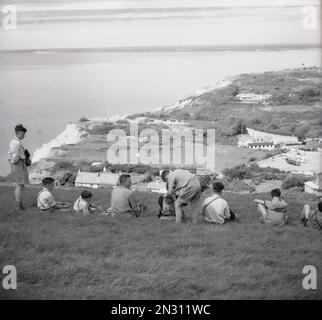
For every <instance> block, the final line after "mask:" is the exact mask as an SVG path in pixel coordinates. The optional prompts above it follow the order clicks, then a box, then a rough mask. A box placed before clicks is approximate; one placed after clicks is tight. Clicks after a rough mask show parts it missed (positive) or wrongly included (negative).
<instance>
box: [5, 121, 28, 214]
mask: <svg viewBox="0 0 322 320" xmlns="http://www.w3.org/2000/svg"><path fill="white" fill-rule="evenodd" d="M26 132H27V129H26V128H25V127H24V126H23V125H22V124H19V125H17V126H16V127H15V137H14V138H13V139H12V140H11V142H10V145H9V151H8V161H9V163H10V168H11V174H12V178H13V179H14V181H15V183H16V188H15V200H16V209H17V210H24V206H23V194H24V190H25V185H26V184H28V183H29V176H28V169H27V166H29V165H30V164H31V161H30V159H29V158H30V154H29V152H28V150H26V149H25V148H24V147H23V145H22V140H23V139H24V138H25V135H26Z"/></svg>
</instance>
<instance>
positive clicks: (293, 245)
mask: <svg viewBox="0 0 322 320" xmlns="http://www.w3.org/2000/svg"><path fill="white" fill-rule="evenodd" d="M0 190H1V192H0V206H1V209H0V212H1V213H0V229H1V231H0V245H1V249H0V250H1V251H0V252H1V254H0V267H1V268H2V267H3V266H4V265H6V264H13V265H15V266H16V267H17V273H18V288H17V290H11V291H5V290H3V289H0V297H2V298H9V299H13V298H19V299H20V298H28V299H35V298H39V299H94V298H97V299H283V298H285V299H321V297H322V290H321V285H322V283H321V276H320V274H319V272H321V266H322V263H321V262H322V258H321V232H320V231H318V230H315V229H309V228H304V227H302V226H301V225H300V224H299V222H298V221H297V220H298V216H299V213H300V209H301V207H302V205H303V203H300V202H294V203H293V204H292V205H291V206H290V210H289V213H290V217H291V219H292V222H291V224H290V225H288V226H285V227H282V228H281V227H280V228H278V227H271V226H265V225H262V224H260V223H259V221H258V217H257V213H256V207H255V205H254V204H253V201H252V200H253V198H254V196H253V195H238V194H230V193H226V194H225V195H224V197H225V198H226V199H228V200H229V202H230V204H231V207H232V208H233V209H235V210H237V211H238V212H240V216H241V222H240V223H232V224H227V225H224V226H217V225H216V226H213V225H206V224H202V223H200V224H197V225H192V224H190V223H185V224H183V225H176V224H175V223H174V222H170V221H159V220H158V219H157V205H156V199H157V195H156V194H149V193H146V194H143V193H142V194H139V195H138V196H139V197H140V198H141V199H143V200H144V201H145V202H146V203H147V205H148V209H147V213H146V214H145V216H143V217H140V218H130V217H124V216H122V217H115V218H109V217H104V216H97V215H91V216H76V215H75V214H73V213H55V214H46V213H40V212H38V211H37V209H36V204H35V199H36V196H37V191H38V189H37V188H28V189H27V190H26V191H27V198H28V199H29V200H28V201H27V203H26V205H27V206H28V208H29V209H28V210H27V211H25V212H24V213H21V214H17V213H15V211H14V209H13V206H14V203H13V189H12V188H9V187H1V188H0ZM78 195H79V190H77V189H68V190H67V189H60V190H56V191H55V196H56V197H57V199H59V200H65V201H67V200H68V201H73V200H75V199H76V198H77V197H78ZM258 196H259V195H257V197H258ZM260 196H262V197H265V198H268V195H267V194H265V195H260ZM94 197H95V199H96V200H97V201H96V202H97V203H99V204H101V205H104V206H105V207H106V206H107V205H109V201H110V192H108V191H106V190H105V191H103V190H99V191H94ZM308 264H311V265H315V266H316V267H317V269H318V290H309V291H306V290H304V289H303V288H302V279H303V276H304V275H303V274H302V269H303V267H304V266H305V265H308Z"/></svg>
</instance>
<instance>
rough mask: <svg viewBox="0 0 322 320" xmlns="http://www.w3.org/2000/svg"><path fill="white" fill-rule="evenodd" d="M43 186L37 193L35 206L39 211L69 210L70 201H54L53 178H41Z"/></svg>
mask: <svg viewBox="0 0 322 320" xmlns="http://www.w3.org/2000/svg"><path fill="white" fill-rule="evenodd" d="M42 184H43V186H44V188H43V189H42V190H41V191H40V192H39V193H38V198H37V207H38V209H40V210H41V211H43V212H44V211H50V212H52V211H54V210H60V211H69V208H70V203H68V202H58V201H55V199H54V197H53V195H52V193H51V192H52V191H53V190H54V188H55V180H54V179H53V178H50V177H47V178H44V179H43V180H42Z"/></svg>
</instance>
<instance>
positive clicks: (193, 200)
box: [37, 169, 322, 229]
mask: <svg viewBox="0 0 322 320" xmlns="http://www.w3.org/2000/svg"><path fill="white" fill-rule="evenodd" d="M160 175H161V178H162V180H163V181H164V182H166V183H167V193H166V194H164V195H161V196H160V197H159V199H158V205H159V207H160V210H159V215H158V216H159V218H160V219H161V220H164V219H166V220H171V219H175V220H176V222H179V223H180V222H182V221H183V220H185V219H186V216H185V214H184V210H183V209H184V208H185V207H186V206H188V205H189V207H190V211H191V215H192V220H193V221H194V222H195V221H196V218H197V215H198V214H200V215H201V216H202V217H203V221H204V222H206V223H216V224H224V223H227V222H231V221H236V220H238V218H237V214H236V213H235V212H233V211H232V210H231V208H230V207H229V205H228V203H227V201H226V200H225V199H223V198H222V196H221V195H222V192H223V190H224V185H223V183H222V182H220V181H214V182H213V183H212V195H211V196H209V197H207V198H206V199H205V200H203V202H202V204H201V210H200V207H199V209H198V207H197V206H198V205H199V203H200V202H199V199H200V194H201V187H200V183H199V181H198V178H197V177H196V176H195V175H193V174H192V173H190V172H189V171H188V170H182V169H178V170H174V171H172V172H171V171H170V170H163V171H161V173H160ZM42 183H43V189H42V190H41V191H40V192H39V194H38V199H37V206H38V208H39V209H40V210H41V211H43V212H46V211H47V212H52V211H56V210H59V211H69V210H70V209H71V204H70V203H67V202H58V201H55V199H54V197H53V195H52V191H53V189H54V187H55V180H54V179H52V178H50V177H47V178H44V179H43V180H42ZM131 184H132V183H131V176H130V175H129V174H122V175H120V177H119V183H118V185H117V186H116V187H115V188H114V189H113V191H112V194H111V207H110V208H109V209H107V210H105V211H104V210H103V209H102V208H101V207H100V206H97V205H95V204H93V203H92V198H93V194H92V193H91V192H90V191H89V190H83V191H82V192H81V195H80V197H79V198H78V199H77V200H76V201H75V203H74V205H73V210H74V211H75V212H77V213H82V214H84V215H88V214H91V213H95V212H100V211H101V212H102V214H105V215H111V216H115V215H119V214H128V215H131V216H135V217H139V216H140V215H142V213H143V211H144V210H145V209H146V206H145V205H144V204H143V203H142V202H141V201H137V200H136V199H135V197H134V194H133V190H132V189H131ZM271 197H272V199H271V201H267V200H258V199H255V200H254V201H255V203H256V204H257V208H258V212H259V214H260V219H261V221H262V222H263V223H265V224H274V225H283V224H286V223H287V221H288V215H287V206H288V205H287V203H286V202H285V201H284V200H283V199H282V197H281V191H280V190H279V189H273V190H272V191H271ZM301 222H302V223H303V225H304V226H311V227H314V228H317V229H322V202H321V201H320V202H319V203H318V205H317V208H316V209H314V210H311V208H310V206H309V205H308V204H305V205H304V208H303V210H302V213H301Z"/></svg>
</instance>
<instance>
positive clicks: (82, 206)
mask: <svg viewBox="0 0 322 320" xmlns="http://www.w3.org/2000/svg"><path fill="white" fill-rule="evenodd" d="M92 198H93V194H92V193H91V192H90V191H89V190H84V191H82V193H81V196H80V197H79V198H78V199H77V200H76V201H75V203H74V210H75V211H76V212H77V213H80V212H82V213H83V214H84V215H88V214H91V213H95V212H97V211H98V210H102V208H101V207H99V206H97V205H95V204H93V203H91V199H92Z"/></svg>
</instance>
